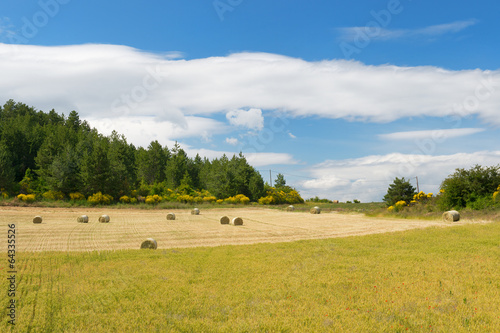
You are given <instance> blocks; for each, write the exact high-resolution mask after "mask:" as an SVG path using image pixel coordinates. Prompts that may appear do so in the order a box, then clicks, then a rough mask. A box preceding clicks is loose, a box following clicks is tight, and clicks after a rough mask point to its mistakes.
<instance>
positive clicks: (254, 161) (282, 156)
mask: <svg viewBox="0 0 500 333" xmlns="http://www.w3.org/2000/svg"><path fill="white" fill-rule="evenodd" d="M245 157H246V159H247V161H248V163H249V164H250V165H252V166H254V167H261V166H265V165H281V164H288V165H292V164H298V162H297V161H296V160H295V159H294V158H293V156H292V155H290V154H286V153H246V154H245Z"/></svg>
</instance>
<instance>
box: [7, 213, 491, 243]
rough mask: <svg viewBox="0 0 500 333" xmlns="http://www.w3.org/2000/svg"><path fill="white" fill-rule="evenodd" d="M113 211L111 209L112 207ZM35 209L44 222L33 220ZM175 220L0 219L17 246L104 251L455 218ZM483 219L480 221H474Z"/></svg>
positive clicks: (324, 234)
mask: <svg viewBox="0 0 500 333" xmlns="http://www.w3.org/2000/svg"><path fill="white" fill-rule="evenodd" d="M108 211H109V209H108ZM34 212H37V214H40V215H43V217H44V223H43V224H39V225H34V224H33V222H32V219H33V215H34ZM174 213H175V215H176V219H175V220H173V221H168V223H167V222H166V221H165V212H164V211H161V210H151V211H145V210H134V209H127V210H119V209H116V210H113V212H112V215H113V223H99V222H97V221H98V217H99V216H101V215H102V210H100V209H98V208H29V207H1V208H0V224H1V225H2V227H3V228H5V227H6V225H7V224H10V223H15V224H16V228H17V238H16V244H17V248H16V250H17V251H96V250H97V251H100V250H122V249H137V247H138V244H141V243H142V242H143V241H144V239H146V238H150V237H152V238H154V239H156V240H157V242H158V244H161V245H160V246H159V247H160V248H180V247H182V248H184V247H196V246H218V245H238V244H253V243H264V242H265V243H276V242H288V241H296V240H304V239H323V238H332V237H346V236H352V235H366V234H374V233H384V232H389V231H401V230H408V229H414V228H425V227H429V226H442V227H448V226H457V225H463V224H466V223H471V222H473V221H468V220H461V221H460V222H455V223H453V224H452V223H446V222H443V221H438V220H435V221H432V220H431V221H427V220H408V219H405V220H402V219H389V218H373V217H366V216H364V215H361V214H339V213H334V212H332V213H324V214H319V215H311V214H309V213H306V212H296V213H295V212H294V213H291V214H290V213H284V212H282V211H278V210H272V209H266V208H245V209H213V210H207V211H206V212H205V213H204V214H203V215H200V216H192V215H191V213H190V210H176V211H174ZM84 214H85V215H88V216H89V223H88V224H87V223H74V221H75V216H80V215H84ZM223 215H228V216H236V215H237V216H240V217H242V218H243V219H244V221H245V224H244V225H243V226H240V227H239V228H227V226H224V225H221V224H220V216H223ZM475 222H476V223H478V222H479V223H480V222H481V221H475Z"/></svg>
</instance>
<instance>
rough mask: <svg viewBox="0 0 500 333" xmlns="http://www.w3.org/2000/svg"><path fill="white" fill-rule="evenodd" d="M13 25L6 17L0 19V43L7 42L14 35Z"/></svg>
mask: <svg viewBox="0 0 500 333" xmlns="http://www.w3.org/2000/svg"><path fill="white" fill-rule="evenodd" d="M14 29H15V27H14V25H13V24H12V23H11V22H10V19H9V18H8V17H0V42H1V41H5V42H8V41H9V40H10V39H11V37H12V36H14V35H16V32H15V30H14Z"/></svg>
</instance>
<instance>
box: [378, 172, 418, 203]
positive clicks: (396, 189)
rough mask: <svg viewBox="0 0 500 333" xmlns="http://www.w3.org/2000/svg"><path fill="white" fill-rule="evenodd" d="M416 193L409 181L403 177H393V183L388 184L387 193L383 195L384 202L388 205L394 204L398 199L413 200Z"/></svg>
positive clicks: (407, 201)
mask: <svg viewBox="0 0 500 333" xmlns="http://www.w3.org/2000/svg"><path fill="white" fill-rule="evenodd" d="M416 193H417V191H416V190H415V187H413V185H411V184H410V181H409V180H407V179H405V178H404V177H403V178H397V177H396V179H394V181H393V183H392V184H391V185H389V188H388V189H387V194H386V195H385V196H384V202H385V203H386V204H387V205H388V206H392V205H394V204H395V203H396V202H398V201H405V202H406V203H409V202H410V201H411V200H413V196H414V195H415V194H416Z"/></svg>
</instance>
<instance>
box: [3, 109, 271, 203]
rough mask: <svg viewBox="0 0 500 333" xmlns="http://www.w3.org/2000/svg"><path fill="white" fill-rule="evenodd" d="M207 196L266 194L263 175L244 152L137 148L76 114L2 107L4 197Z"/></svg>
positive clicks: (155, 146)
mask: <svg viewBox="0 0 500 333" xmlns="http://www.w3.org/2000/svg"><path fill="white" fill-rule="evenodd" d="M167 189H178V190H181V191H183V192H185V193H188V194H189V192H190V191H195V190H202V189H203V190H206V191H208V192H210V194H211V195H213V196H215V197H216V198H220V199H222V198H227V197H231V196H235V195H238V194H243V195H245V196H247V197H248V198H250V200H252V201H257V200H258V199H259V198H260V197H262V196H264V195H265V194H266V188H265V184H264V181H263V179H262V176H261V175H260V173H259V172H258V171H257V170H255V168H253V167H252V166H250V165H249V164H248V162H247V160H246V158H245V157H244V156H243V154H242V153H240V154H239V155H234V156H232V157H231V158H230V157H228V156H226V155H224V156H222V157H221V158H215V159H212V160H209V159H208V158H206V157H203V158H202V157H201V156H199V155H198V154H197V155H196V156H195V157H194V158H190V157H189V156H187V154H186V152H185V151H184V150H183V149H182V148H181V147H180V146H179V145H178V144H177V143H176V144H175V145H174V146H173V147H171V148H168V147H167V146H162V145H161V144H160V143H159V142H158V141H153V142H151V143H150V144H149V146H148V147H147V148H143V147H135V146H134V145H133V144H131V143H128V142H127V139H126V138H125V136H124V135H120V134H118V133H117V132H115V131H113V133H112V134H111V135H109V136H105V135H103V134H100V133H99V132H98V131H97V130H96V129H95V128H91V127H90V126H89V124H88V123H87V122H86V121H85V120H84V121H82V120H81V119H80V117H79V115H78V113H77V112H76V111H71V112H70V113H69V115H68V116H67V117H66V116H65V115H64V114H58V113H57V112H55V111H54V110H51V111H49V112H47V113H46V112H43V111H37V110H35V109H34V108H33V107H30V106H28V105H26V104H23V103H19V102H17V103H16V102H15V101H13V100H9V101H8V102H6V103H5V105H4V106H3V107H1V106H0V190H1V191H2V192H4V193H5V192H8V193H24V194H27V193H44V192H47V191H54V192H60V193H63V194H64V195H66V196H67V195H69V194H70V193H74V192H80V193H82V194H83V195H85V196H89V195H92V194H94V193H97V192H102V193H106V194H109V195H111V196H113V197H114V198H119V197H120V196H123V195H130V193H132V192H133V191H136V192H137V191H138V192H139V193H141V194H142V195H150V194H161V193H162V192H164V191H166V190H167Z"/></svg>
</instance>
